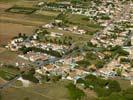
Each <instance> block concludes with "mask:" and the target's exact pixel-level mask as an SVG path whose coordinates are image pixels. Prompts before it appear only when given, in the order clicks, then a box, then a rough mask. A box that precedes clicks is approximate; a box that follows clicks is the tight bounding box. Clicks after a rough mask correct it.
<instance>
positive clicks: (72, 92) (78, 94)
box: [66, 83, 85, 100]
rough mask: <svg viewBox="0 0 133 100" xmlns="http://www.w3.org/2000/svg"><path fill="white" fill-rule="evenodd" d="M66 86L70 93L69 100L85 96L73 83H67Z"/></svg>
mask: <svg viewBox="0 0 133 100" xmlns="http://www.w3.org/2000/svg"><path fill="white" fill-rule="evenodd" d="M66 87H67V89H68V91H69V94H70V100H82V99H83V97H85V93H84V92H83V91H82V90H80V89H79V88H77V87H76V86H75V85H74V84H72V83H69V84H68V85H67V86H66Z"/></svg>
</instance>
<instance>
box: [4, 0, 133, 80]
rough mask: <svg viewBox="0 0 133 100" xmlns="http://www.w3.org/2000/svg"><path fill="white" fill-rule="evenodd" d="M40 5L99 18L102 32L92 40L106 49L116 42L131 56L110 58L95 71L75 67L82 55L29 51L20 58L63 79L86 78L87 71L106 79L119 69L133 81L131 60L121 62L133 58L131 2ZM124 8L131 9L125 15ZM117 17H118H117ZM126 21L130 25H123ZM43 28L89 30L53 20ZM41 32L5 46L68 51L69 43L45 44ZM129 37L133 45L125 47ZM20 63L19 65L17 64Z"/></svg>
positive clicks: (53, 33) (77, 32)
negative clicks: (64, 24)
mask: <svg viewBox="0 0 133 100" xmlns="http://www.w3.org/2000/svg"><path fill="white" fill-rule="evenodd" d="M38 6H41V7H43V8H49V9H54V10H61V11H64V10H70V11H71V13H72V14H80V15H85V16H89V18H90V19H92V18H93V19H94V18H95V17H97V18H96V20H97V22H99V23H100V24H101V26H103V27H104V28H103V30H102V31H100V32H98V33H96V34H94V36H93V38H92V39H91V43H92V44H93V45H96V46H97V47H101V48H107V47H109V46H112V47H115V46H116V45H119V46H122V47H123V49H124V50H126V51H128V52H129V55H128V57H125V56H124V57H121V56H119V57H118V58H117V59H113V60H111V61H110V62H109V63H108V64H106V66H105V67H104V68H102V69H100V70H98V71H97V72H94V73H90V72H88V71H85V70H83V69H78V68H76V66H78V65H77V64H76V62H77V61H80V60H83V59H84V57H83V56H81V55H76V56H74V57H72V56H71V55H70V56H69V57H61V58H57V57H54V56H52V55H50V54H47V53H46V52H39V51H37V52H35V51H28V52H26V54H20V55H18V56H19V57H20V58H22V59H24V60H28V61H30V62H32V63H33V64H34V65H35V66H37V68H36V73H38V74H41V75H48V76H50V75H61V76H62V77H61V79H68V80H73V81H74V82H76V80H77V79H79V78H83V77H85V76H86V75H88V74H94V75H100V76H104V77H107V78H108V77H114V76H116V75H117V74H118V73H117V71H116V70H117V69H120V71H121V72H122V76H125V77H126V78H128V79H131V80H133V79H132V78H133V68H131V64H130V63H128V62H127V63H121V60H120V59H122V58H124V59H130V60H133V35H132V34H133V28H132V27H129V26H132V23H130V21H131V20H132V17H131V16H130V9H131V8H132V7H131V5H129V6H128V7H129V8H130V9H126V8H123V6H122V4H121V3H119V1H118V2H117V1H115V2H114V0H108V1H106V2H105V1H104V0H103V1H102V3H101V4H100V5H99V6H97V3H95V2H94V1H92V2H91V6H90V8H83V7H80V6H73V5H71V3H70V2H58V3H57V4H55V3H53V4H45V3H44V2H40V3H39V4H38ZM124 10H129V11H127V12H126V16H125V15H121V13H123V11H124ZM116 12H121V13H120V16H119V15H115V14H116ZM101 16H102V17H103V16H104V17H109V19H108V20H103V19H101ZM116 16H117V17H119V18H116ZM55 23H62V20H55ZM125 23H126V25H127V26H128V27H127V26H124V25H125ZM41 28H43V29H54V28H57V29H58V30H61V31H68V32H71V33H75V34H77V35H79V34H80V35H82V34H85V33H86V31H85V30H83V29H80V28H79V27H78V26H70V27H59V26H57V25H56V24H52V23H50V24H46V25H43V26H42V27H41ZM41 32H43V31H42V30H39V31H37V32H36V34H33V35H32V38H27V39H24V38H23V37H18V38H15V39H13V40H12V41H11V42H10V43H9V44H8V45H7V46H6V47H7V48H8V49H10V50H11V51H19V50H20V49H21V48H22V47H25V48H30V47H34V48H39V49H41V50H46V51H50V50H53V51H52V52H54V51H56V52H59V53H61V54H65V51H68V50H69V47H68V46H66V45H58V44H54V43H47V42H46V43H45V42H40V41H38V40H37V37H38V33H41ZM48 35H49V36H50V37H61V36H62V35H63V33H58V32H50V34H48ZM128 40H131V46H130V47H129V46H127V47H124V45H125V44H127V41H128ZM94 53H96V55H98V57H99V58H100V59H101V60H102V59H103V58H104V57H105V54H104V53H102V52H94ZM17 66H19V65H18V64H17ZM23 66H24V65H23Z"/></svg>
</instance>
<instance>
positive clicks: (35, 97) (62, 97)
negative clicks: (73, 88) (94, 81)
mask: <svg viewBox="0 0 133 100" xmlns="http://www.w3.org/2000/svg"><path fill="white" fill-rule="evenodd" d="M67 83H68V81H65V82H63V81H60V82H57V83H46V84H43V85H33V86H31V87H28V88H23V87H14V88H8V89H5V90H3V91H2V100H9V98H10V100H68V98H69V95H68V91H67V88H66V87H65V85H66V84H67ZM20 97H21V98H20ZM26 98H28V99H26Z"/></svg>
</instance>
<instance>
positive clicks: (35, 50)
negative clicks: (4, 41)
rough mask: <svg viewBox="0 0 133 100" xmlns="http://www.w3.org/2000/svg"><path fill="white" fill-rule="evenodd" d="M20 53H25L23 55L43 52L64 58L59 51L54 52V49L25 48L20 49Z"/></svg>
mask: <svg viewBox="0 0 133 100" xmlns="http://www.w3.org/2000/svg"><path fill="white" fill-rule="evenodd" d="M19 50H20V51H22V52H23V54H26V53H27V52H29V51H34V52H42V53H46V54H49V55H51V56H55V57H62V54H61V53H60V52H58V51H54V50H52V49H49V50H44V49H41V48H36V47H25V46H23V47H22V48H20V49H19Z"/></svg>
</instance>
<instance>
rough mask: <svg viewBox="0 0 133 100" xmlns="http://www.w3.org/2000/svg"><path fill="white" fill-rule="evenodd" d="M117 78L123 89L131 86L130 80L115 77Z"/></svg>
mask: <svg viewBox="0 0 133 100" xmlns="http://www.w3.org/2000/svg"><path fill="white" fill-rule="evenodd" d="M115 80H117V81H118V82H119V84H120V86H121V89H122V90H125V89H127V88H130V87H131V84H130V81H129V80H124V79H115Z"/></svg>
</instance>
